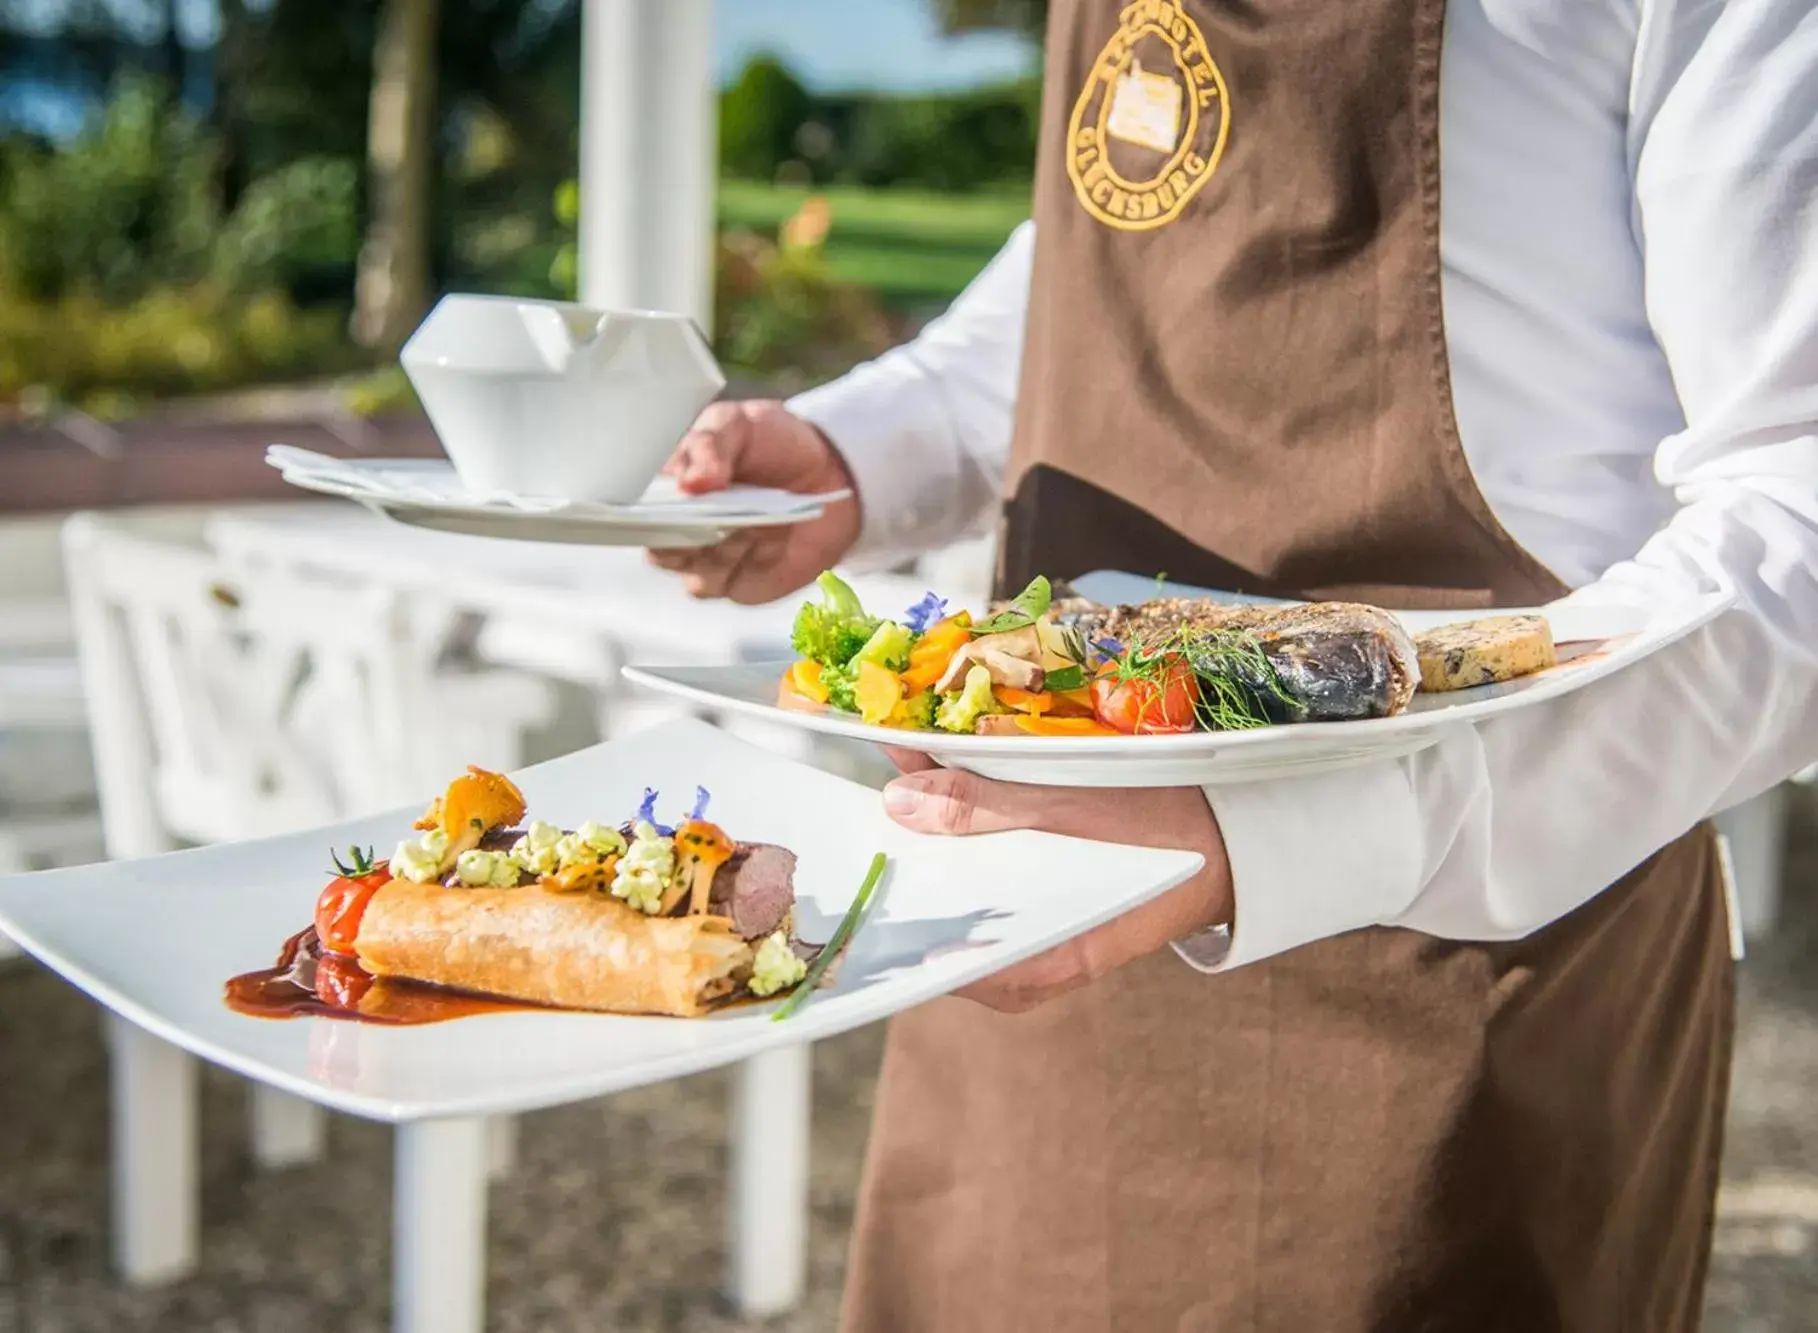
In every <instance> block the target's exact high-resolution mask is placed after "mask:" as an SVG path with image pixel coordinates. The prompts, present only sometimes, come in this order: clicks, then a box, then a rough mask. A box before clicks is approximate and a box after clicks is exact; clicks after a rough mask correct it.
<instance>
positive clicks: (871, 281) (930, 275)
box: [719, 180, 1029, 308]
mask: <svg viewBox="0 0 1818 1333" xmlns="http://www.w3.org/2000/svg"><path fill="white" fill-rule="evenodd" d="M810 194H819V195H822V196H824V197H825V198H826V200H827V202H828V204H829V205H831V206H832V209H833V226H832V229H831V230H830V231H829V232H828V235H827V260H828V263H829V264H831V265H832V267H833V271H834V272H835V273H836V274H837V275H838V276H839V277H841V278H843V279H845V280H846V281H848V282H852V283H856V284H860V285H862V286H866V287H870V288H872V289H873V290H875V291H876V292H877V293H878V296H879V298H880V299H881V300H883V301H884V302H885V303H886V304H888V305H891V306H895V307H899V308H902V307H916V306H936V305H945V304H946V303H947V302H948V301H950V300H952V299H953V298H954V297H955V296H957V295H958V294H959V291H960V289H961V288H962V287H964V286H965V285H966V284H967V283H968V282H970V281H971V280H972V277H973V275H974V274H976V273H977V272H978V271H979V270H980V269H981V268H983V267H984V266H985V264H986V262H987V261H989V260H990V258H991V256H992V255H994V254H996V253H997V250H998V247H999V246H1001V245H1002V244H1003V243H1004V239H1005V238H1006V237H1007V236H1009V235H1010V233H1011V231H1012V230H1013V229H1014V228H1015V227H1016V225H1017V224H1018V223H1019V222H1021V221H1022V220H1023V219H1024V218H1026V217H1028V216H1029V191H1028V187H1027V186H1026V185H1024V186H1019V187H1018V188H1016V189H1015V190H1006V191H1002V192H992V193H988V194H985V193H981V194H931V193H926V192H923V191H919V190H863V189H857V188H851V187H833V188H828V189H823V190H814V189H810V188H807V187H792V186H777V185H765V184H763V183H761V182H757V181H737V180H723V181H721V182H720V194H719V217H720V225H721V226H738V227H749V228H751V229H752V230H753V231H762V232H766V233H774V232H775V231H776V229H777V227H778V226H779V225H780V224H781V223H782V222H783V221H784V220H785V219H787V218H788V217H789V216H790V215H791V214H792V213H794V212H795V211H796V209H798V208H800V207H801V205H802V201H803V200H804V199H806V198H808V196H809V195H810Z"/></svg>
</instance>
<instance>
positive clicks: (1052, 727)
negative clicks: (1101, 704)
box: [1016, 717, 1122, 736]
mask: <svg viewBox="0 0 1818 1333" xmlns="http://www.w3.org/2000/svg"><path fill="white" fill-rule="evenodd" d="M1016 725H1017V726H1019V727H1021V728H1022V729H1023V730H1024V731H1026V732H1028V733H1029V734H1030V735H1031V736H1117V735H1121V734H1122V733H1120V732H1117V731H1113V730H1112V729H1111V728H1110V727H1107V726H1106V725H1105V724H1104V723H1103V722H1100V721H1099V720H1098V719H1096V718H1090V717H1018V718H1017V719H1016Z"/></svg>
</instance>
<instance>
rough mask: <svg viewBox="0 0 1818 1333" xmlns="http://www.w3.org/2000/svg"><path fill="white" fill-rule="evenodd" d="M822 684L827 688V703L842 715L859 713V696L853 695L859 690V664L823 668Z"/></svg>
mask: <svg viewBox="0 0 1818 1333" xmlns="http://www.w3.org/2000/svg"><path fill="white" fill-rule="evenodd" d="M821 684H823V685H825V686H826V687H827V702H828V704H830V705H831V706H832V707H834V708H837V709H839V710H840V711H841V712H842V713H856V712H858V696H857V695H856V694H855V693H853V691H854V690H856V689H857V688H858V664H857V663H856V662H855V663H851V664H849V665H846V666H837V667H823V668H822V669H821Z"/></svg>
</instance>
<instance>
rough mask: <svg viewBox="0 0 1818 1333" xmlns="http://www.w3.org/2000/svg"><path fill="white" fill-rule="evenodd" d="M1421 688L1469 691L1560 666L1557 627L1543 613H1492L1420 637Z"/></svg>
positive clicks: (1416, 643) (1417, 648)
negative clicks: (1526, 614)
mask: <svg viewBox="0 0 1818 1333" xmlns="http://www.w3.org/2000/svg"><path fill="white" fill-rule="evenodd" d="M1414 649H1415V652H1416V653H1417V654H1418V655H1419V657H1420V688H1421V689H1423V690H1428V691H1432V692H1439V691H1444V690H1468V689H1471V688H1472V687H1473V686H1477V685H1495V684H1498V683H1500V682H1502V681H1505V680H1514V679H1515V678H1516V677H1517V676H1527V675H1532V674H1533V673H1534V672H1536V671H1544V670H1546V669H1547V668H1548V667H1550V666H1552V665H1554V664H1555V663H1556V662H1557V661H1558V660H1559V658H1558V655H1557V653H1556V652H1555V650H1554V647H1553V629H1552V626H1550V625H1548V624H1547V622H1546V620H1545V618H1544V617H1542V616H1490V617H1488V618H1486V619H1483V620H1468V621H1463V622H1461V623H1459V624H1456V625H1443V626H1441V627H1440V628H1438V629H1435V630H1429V631H1428V632H1427V633H1425V634H1419V635H1416V636H1415V638H1414Z"/></svg>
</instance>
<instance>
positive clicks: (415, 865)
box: [391, 828, 448, 884]
mask: <svg viewBox="0 0 1818 1333" xmlns="http://www.w3.org/2000/svg"><path fill="white" fill-rule="evenodd" d="M447 851H448V835H447V834H446V833H444V832H442V830H441V829H439V828H437V829H430V830H429V832H427V833H425V834H424V835H423V836H422V837H420V838H407V839H406V840H405V841H403V842H401V843H399V844H398V850H397V851H395V852H393V853H392V854H391V873H392V874H393V875H395V876H397V877H398V878H399V879H407V880H410V881H411V882H412V883H416V884H433V883H434V882H435V881H436V879H437V878H438V877H439V876H440V873H441V870H442V857H443V856H444V855H445V854H446V853H447Z"/></svg>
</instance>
